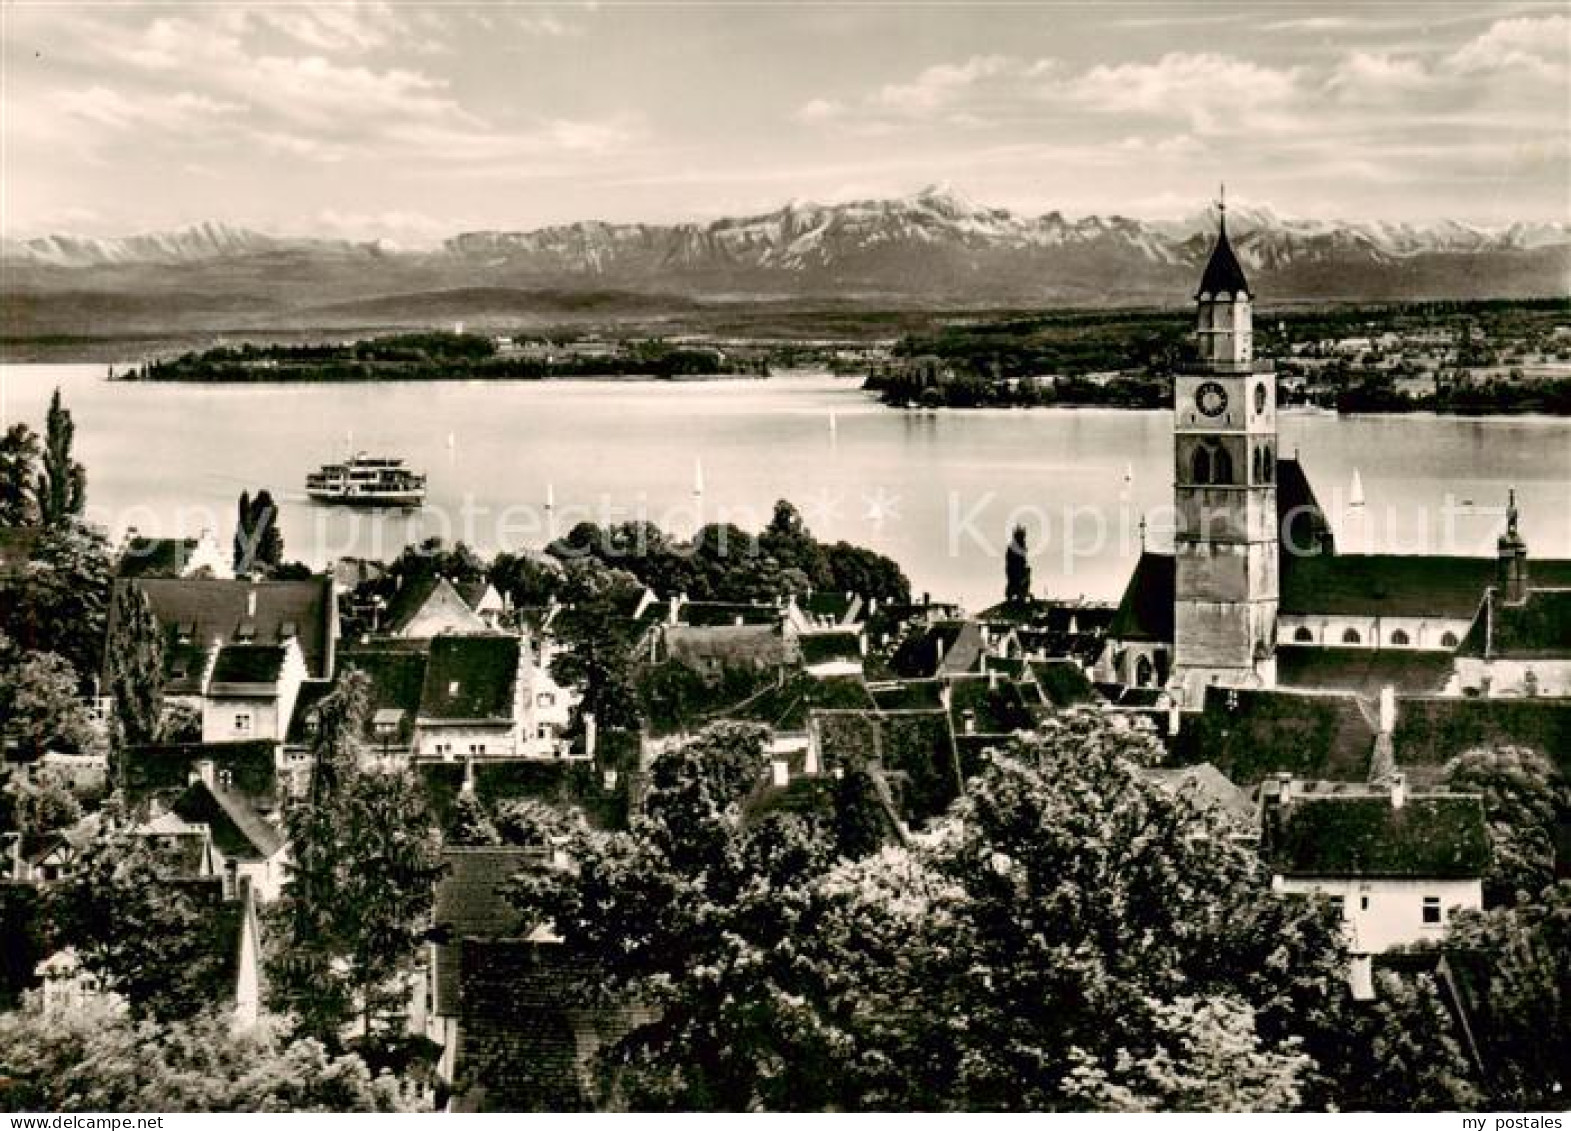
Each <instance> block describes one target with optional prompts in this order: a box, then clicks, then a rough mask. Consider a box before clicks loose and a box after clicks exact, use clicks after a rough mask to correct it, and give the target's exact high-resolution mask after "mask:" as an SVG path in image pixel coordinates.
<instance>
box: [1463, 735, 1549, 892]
mask: <svg viewBox="0 0 1571 1131" xmlns="http://www.w3.org/2000/svg"><path fill="white" fill-rule="evenodd" d="M1445 780H1446V786H1447V788H1449V789H1453V790H1455V791H1457V792H1458V793H1476V794H1478V795H1480V796H1481V797H1482V798H1483V799H1484V814H1485V817H1486V818H1487V819H1488V821H1489V840H1490V847H1491V848H1492V849H1493V851H1492V853H1491V860H1490V866H1489V871H1488V872H1487V873H1486V874H1485V876H1484V898H1485V902H1486V903H1488V904H1490V905H1497V904H1510V903H1515V902H1516V901H1517V900H1518V899H1522V898H1527V897H1529V896H1533V895H1536V894H1537V893H1538V892H1540V891H1542V890H1543V889H1544V887H1545V885H1547V884H1549V883H1550V882H1551V881H1552V880H1553V879H1554V876H1555V830H1556V828H1557V827H1558V825H1559V824H1560V822H1561V821H1563V820H1565V819H1566V818H1567V817H1571V786H1568V785H1567V783H1566V782H1565V780H1564V779H1563V778H1562V777H1561V776H1560V773H1559V771H1558V770H1557V769H1556V767H1555V765H1554V763H1552V762H1550V761H1549V759H1548V758H1546V757H1544V756H1543V755H1542V754H1540V753H1538V752H1537V751H1535V750H1531V749H1526V748H1519V747H1501V748H1495V749H1478V750H1469V751H1467V752H1465V753H1463V754H1459V755H1458V756H1457V757H1455V758H1453V759H1452V760H1451V761H1450V762H1449V763H1447V765H1446V768H1445Z"/></svg>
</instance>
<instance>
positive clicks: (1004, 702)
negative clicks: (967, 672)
mask: <svg viewBox="0 0 1571 1131" xmlns="http://www.w3.org/2000/svg"><path fill="white" fill-rule="evenodd" d="M948 686H949V716H950V722H951V723H952V724H953V726H954V730H955V734H956V736H957V737H958V736H959V735H962V734H964V733H965V729H966V728H965V724H966V722H967V721H971V722H972V724H973V729H972V733H973V734H1013V733H1015V732H1016V731H1020V730H1029V729H1031V728H1032V727H1033V726H1035V725H1036V722H1037V715H1038V714H1039V713H1041V709H1040V707H1038V708H1037V710H1036V711H1033V710H1032V709H1031V706H1030V704H1029V703H1028V702H1027V700H1026V698H1025V696H1024V695H1023V694H1022V693H1021V687H1020V685H1019V684H1018V683H1016V682H1015V681H1014V680H1012V679H1000V678H997V677H993V678H991V679H990V678H989V677H988V676H985V675H976V676H956V677H954V678H952V679H950V680H948Z"/></svg>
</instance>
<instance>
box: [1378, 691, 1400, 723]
mask: <svg viewBox="0 0 1571 1131" xmlns="http://www.w3.org/2000/svg"><path fill="white" fill-rule="evenodd" d="M1395 730H1396V688H1394V687H1392V686H1391V685H1390V684H1387V685H1386V686H1384V687H1382V688H1381V689H1380V733H1381V734H1390V733H1392V732H1393V731H1395Z"/></svg>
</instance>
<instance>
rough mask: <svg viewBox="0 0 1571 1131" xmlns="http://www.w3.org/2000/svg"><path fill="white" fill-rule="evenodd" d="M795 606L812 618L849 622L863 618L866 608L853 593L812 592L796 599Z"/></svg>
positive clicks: (839, 622) (834, 622) (860, 599)
mask: <svg viewBox="0 0 1571 1131" xmlns="http://www.w3.org/2000/svg"><path fill="white" fill-rule="evenodd" d="M796 604H797V608H799V609H801V610H802V612H804V613H806V614H807V615H808V616H809V617H811V618H813V619H814V620H827V621H829V622H831V623H833V624H849V623H854V622H855V621H857V620H861V619H864V618H863V615H862V614H864V613H865V612H866V609H865V608H864V606H863V602H862V598H861V597H859V596H857V595H856V594H855V593H835V592H814V593H809V594H808V595H807V596H805V597H798V598H797V599H796Z"/></svg>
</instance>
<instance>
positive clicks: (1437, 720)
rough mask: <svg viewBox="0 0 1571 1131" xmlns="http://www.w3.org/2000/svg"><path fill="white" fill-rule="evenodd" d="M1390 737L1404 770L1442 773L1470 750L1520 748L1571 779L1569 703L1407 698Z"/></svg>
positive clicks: (1399, 706) (1538, 699) (1549, 700)
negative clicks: (1427, 769)
mask: <svg viewBox="0 0 1571 1131" xmlns="http://www.w3.org/2000/svg"><path fill="white" fill-rule="evenodd" d="M1392 738H1393V740H1394V742H1395V753H1396V760H1397V764H1398V765H1400V766H1402V767H1404V768H1409V767H1412V768H1417V767H1430V768H1438V767H1442V766H1444V765H1445V764H1446V763H1447V762H1448V761H1450V760H1451V759H1452V758H1455V757H1456V756H1457V755H1458V754H1463V753H1466V752H1467V751H1469V750H1475V749H1479V748H1490V747H1504V746H1517V747H1526V748H1528V749H1530V750H1536V751H1538V752H1539V753H1540V754H1542V755H1544V756H1545V757H1546V758H1548V759H1550V760H1551V761H1553V762H1555V763H1556V764H1557V765H1559V767H1560V772H1561V773H1562V774H1564V775H1567V776H1571V699H1548V698H1533V699H1468V698H1444V699H1404V700H1402V701H1401V703H1400V704H1398V707H1397V716H1396V730H1395V732H1394V733H1393V735H1392ZM1410 776H1412V775H1411V774H1410Z"/></svg>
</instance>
